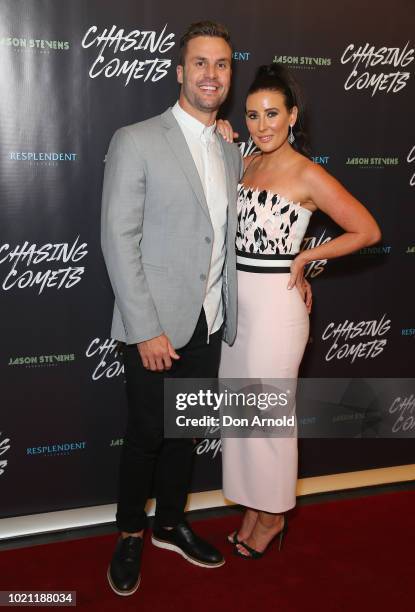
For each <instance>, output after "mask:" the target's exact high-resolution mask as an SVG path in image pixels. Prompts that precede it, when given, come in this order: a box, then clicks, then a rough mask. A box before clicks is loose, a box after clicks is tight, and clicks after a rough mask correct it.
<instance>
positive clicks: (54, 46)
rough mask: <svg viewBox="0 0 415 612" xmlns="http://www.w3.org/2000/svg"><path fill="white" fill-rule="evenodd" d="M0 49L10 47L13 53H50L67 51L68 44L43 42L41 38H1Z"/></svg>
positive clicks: (63, 41)
mask: <svg viewBox="0 0 415 612" xmlns="http://www.w3.org/2000/svg"><path fill="white" fill-rule="evenodd" d="M0 46H1V47H11V48H12V49H13V50H14V51H26V50H27V51H37V52H39V53H50V52H51V51H52V52H53V51H68V49H69V47H70V44H69V42H68V41H67V40H45V39H42V38H16V37H14V38H12V37H1V38H0Z"/></svg>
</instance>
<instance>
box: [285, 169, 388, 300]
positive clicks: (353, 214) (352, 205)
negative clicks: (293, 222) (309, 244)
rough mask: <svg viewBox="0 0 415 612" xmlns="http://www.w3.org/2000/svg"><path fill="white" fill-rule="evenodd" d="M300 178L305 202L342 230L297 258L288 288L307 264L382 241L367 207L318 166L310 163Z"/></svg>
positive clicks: (300, 274)
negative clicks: (342, 231) (307, 195)
mask: <svg viewBox="0 0 415 612" xmlns="http://www.w3.org/2000/svg"><path fill="white" fill-rule="evenodd" d="M301 179H302V180H301V182H302V183H303V185H304V187H305V189H306V191H307V193H308V194H309V197H308V199H309V200H311V201H312V202H313V203H314V204H315V205H316V206H317V208H318V209H320V210H322V211H323V212H325V213H326V214H327V215H328V216H329V217H330V218H331V219H333V221H334V222H335V223H337V225H339V226H340V227H341V228H343V229H344V234H342V235H341V236H338V237H337V238H334V239H333V240H330V241H329V242H326V243H325V244H322V245H320V246H318V247H315V248H313V249H307V250H305V251H301V253H299V254H298V255H297V257H296V258H295V260H294V261H293V264H292V267H291V278H290V283H289V285H288V286H289V288H290V289H291V288H292V287H293V286H294V285H295V283H296V279H297V277H298V276H299V277H300V278H301V277H302V274H303V269H304V266H305V265H306V264H307V263H309V262H310V261H315V260H318V259H333V258H334V257H341V256H342V255H349V254H350V253H353V252H355V251H357V250H359V249H361V248H363V247H365V246H370V245H372V244H375V243H376V242H378V241H379V240H380V239H381V231H380V228H379V226H378V224H377V223H376V221H375V219H374V218H373V216H372V215H371V214H370V212H369V211H368V210H367V208H365V207H364V206H363V204H361V203H360V202H359V201H358V200H357V199H356V198H355V197H354V196H352V194H351V193H349V192H348V191H347V189H345V188H344V187H343V185H342V184H341V183H339V181H337V180H336V179H335V178H334V177H332V176H331V175H330V174H329V173H328V172H326V171H325V170H324V169H323V168H322V167H321V166H319V165H317V164H314V163H311V162H310V163H309V164H307V165H306V167H305V168H304V170H303V173H302V177H301Z"/></svg>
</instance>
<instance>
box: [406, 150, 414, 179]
mask: <svg viewBox="0 0 415 612" xmlns="http://www.w3.org/2000/svg"><path fill="white" fill-rule="evenodd" d="M406 161H407V162H408V164H413V163H414V162H415V145H414V146H413V147H412V149H411V150H410V151H409V153H408V157H407V158H406ZM412 168H413V166H412ZM409 184H410V186H411V187H414V186H415V172H414V173H413V174H412V176H411V178H410V179H409Z"/></svg>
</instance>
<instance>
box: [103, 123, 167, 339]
mask: <svg viewBox="0 0 415 612" xmlns="http://www.w3.org/2000/svg"><path fill="white" fill-rule="evenodd" d="M144 167H145V165H144V160H143V159H142V158H141V157H140V155H139V152H138V150H137V147H136V146H135V144H134V141H133V139H132V137H131V135H130V134H128V131H127V130H126V128H121V129H119V130H117V132H115V134H114V136H113V138H112V140H111V143H110V146H109V149H108V154H107V160H106V164H105V174H104V186H103V192H102V215H101V246H102V251H103V254H104V259H105V263H106V265H107V270H108V274H109V277H110V281H111V285H112V288H113V291H114V295H115V301H116V303H117V306H118V308H119V310H120V312H121V317H122V320H123V323H124V328H125V333H126V338H127V339H126V342H127V344H134V343H137V342H142V341H144V340H149V339H150V338H154V337H156V336H160V335H161V334H163V330H162V328H161V325H160V321H159V319H158V315H157V310H156V307H155V304H154V302H153V299H152V297H151V294H150V291H149V287H148V284H147V280H146V277H145V274H144V270H143V265H142V261H141V251H140V241H141V238H142V229H143V217H144V202H145V194H146V179H145V172H144Z"/></svg>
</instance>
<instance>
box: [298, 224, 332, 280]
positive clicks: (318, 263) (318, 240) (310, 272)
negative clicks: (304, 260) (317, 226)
mask: <svg viewBox="0 0 415 612" xmlns="http://www.w3.org/2000/svg"><path fill="white" fill-rule="evenodd" d="M331 239H332V237H331V236H326V230H325V229H324V230H323V233H322V234H320V236H305V237H304V238H303V242H302V244H301V251H305V250H306V249H314V248H316V247H319V246H321V245H322V244H326V243H327V242H330V240H331ZM326 264H327V259H316V260H315V261H311V262H310V263H309V264H307V266H306V267H305V272H304V276H305V277H306V278H308V277H309V278H316V276H319V275H320V274H321V273H322V272H324V270H325V268H326Z"/></svg>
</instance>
